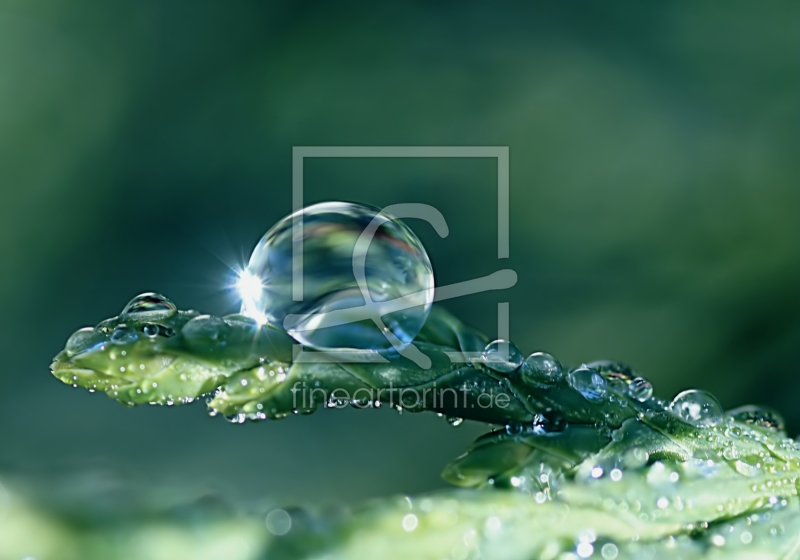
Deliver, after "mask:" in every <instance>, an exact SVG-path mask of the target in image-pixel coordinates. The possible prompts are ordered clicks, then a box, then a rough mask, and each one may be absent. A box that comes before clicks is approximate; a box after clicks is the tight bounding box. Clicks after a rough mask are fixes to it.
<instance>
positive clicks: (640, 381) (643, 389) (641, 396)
mask: <svg viewBox="0 0 800 560" xmlns="http://www.w3.org/2000/svg"><path fill="white" fill-rule="evenodd" d="M628 394H629V395H630V396H631V397H633V398H634V399H636V400H637V401H639V402H644V401H646V400H647V399H649V398H650V397H652V396H653V385H651V384H650V382H649V381H648V380H647V379H645V378H644V377H635V378H634V379H632V380H631V382H630V385H628Z"/></svg>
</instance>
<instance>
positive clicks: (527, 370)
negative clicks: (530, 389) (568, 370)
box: [519, 352, 561, 384]
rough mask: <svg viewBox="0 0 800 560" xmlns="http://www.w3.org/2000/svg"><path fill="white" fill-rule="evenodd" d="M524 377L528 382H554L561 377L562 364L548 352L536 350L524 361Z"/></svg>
mask: <svg viewBox="0 0 800 560" xmlns="http://www.w3.org/2000/svg"><path fill="white" fill-rule="evenodd" d="M519 371H520V374H521V375H522V379H524V380H525V381H527V382H528V383H533V384H537V383H553V382H555V381H557V380H558V379H559V378H561V364H560V363H559V362H558V360H556V359H555V358H554V357H553V356H551V355H550V354H548V353H547V352H534V353H533V354H531V355H530V356H528V357H527V358H525V361H524V362H522V367H521V368H520V370H519Z"/></svg>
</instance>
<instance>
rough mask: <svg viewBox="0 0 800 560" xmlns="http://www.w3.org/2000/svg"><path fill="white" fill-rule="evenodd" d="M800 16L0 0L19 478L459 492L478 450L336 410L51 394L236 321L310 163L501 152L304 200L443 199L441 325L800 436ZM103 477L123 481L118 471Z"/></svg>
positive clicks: (462, 5) (0, 143)
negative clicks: (298, 170) (608, 365)
mask: <svg viewBox="0 0 800 560" xmlns="http://www.w3.org/2000/svg"><path fill="white" fill-rule="evenodd" d="M797 16H798V6H797V4H796V3H795V2H768V3H761V2H758V3H756V2H725V3H714V2H658V3H655V2H647V3H642V2H630V3H628V2H619V3H616V2H615V3H598V2H592V3H537V4H536V5H526V6H524V7H520V6H516V7H511V6H500V5H496V4H492V3H484V2H470V1H468V2H459V3H439V4H438V5H436V6H434V5H431V3H424V2H416V3H415V2H411V3H406V4H405V5H403V6H390V5H383V4H380V3H366V2H364V3H347V4H339V3H336V4H333V3H329V4H326V3H321V2H319V3H302V4H301V3H293V2H288V1H284V2H278V1H274V2H256V1H242V2H235V3H233V2H211V1H203V0H201V1H197V0H195V1H191V2H190V1H175V0H170V1H166V2H165V1H163V0H139V1H136V2H121V3H120V2H103V1H100V0H72V1H70V2H56V1H41V0H26V1H24V2H23V1H15V0H6V1H3V2H2V4H0V189H2V190H1V191H0V257H1V258H0V267H2V275H0V310H2V313H0V325H2V327H1V328H2V336H0V357H1V359H0V366H1V367H0V378H1V379H2V392H0V441H2V448H1V450H0V465H1V466H2V468H3V469H5V470H6V471H9V472H14V473H23V474H25V475H30V476H43V477H51V476H60V475H62V474H63V473H66V472H77V473H85V472H90V473H102V472H111V473H115V474H114V476H116V477H118V478H121V479H122V480H134V479H135V480H139V481H146V482H147V483H148V484H150V483H153V484H161V485H167V486H171V485H191V486H195V487H200V488H203V489H206V490H208V491H212V492H217V493H220V494H223V495H225V496H233V497H236V496H244V497H253V496H262V497H268V498H269V499H271V500H275V501H278V502H282V503H303V504H307V503H336V502H342V501H345V502H350V501H354V500H359V499H363V498H367V497H372V496H381V495H387V494H391V493H399V492H420V491H424V490H429V489H433V488H436V487H439V486H441V485H443V483H442V482H441V481H440V480H439V471H440V469H441V468H442V466H443V465H444V464H445V463H446V462H447V461H448V460H449V459H451V458H453V457H454V456H456V455H457V454H459V453H460V452H461V451H462V450H463V449H464V448H465V446H466V444H467V443H468V442H469V441H470V440H472V439H473V438H474V437H475V436H477V435H478V434H479V433H481V432H482V431H483V430H484V428H482V427H481V426H477V425H471V424H469V423H466V424H464V425H462V426H460V427H458V428H452V427H450V426H448V425H447V424H446V423H445V422H444V420H442V419H441V418H437V417H435V416H434V415H424V414H423V415H410V414H404V415H402V416H399V415H397V413H395V412H391V411H387V410H381V411H374V412H371V411H361V412H356V411H349V410H348V411H323V412H318V413H317V414H314V415H311V416H308V417H302V418H290V419H287V420H285V421H279V422H266V423H261V424H247V425H243V426H238V425H229V424H227V423H226V422H224V421H223V420H221V419H218V418H217V419H212V418H208V417H207V416H206V415H205V411H204V408H203V406H202V405H195V406H189V407H182V408H169V409H167V408H163V409H162V408H155V407H143V408H139V409H133V410H131V409H126V408H124V407H122V406H120V405H119V404H117V403H115V402H113V401H111V400H110V399H107V398H105V397H104V396H101V395H90V394H88V393H87V392H85V391H83V390H72V389H70V388H68V387H66V386H64V385H62V384H61V383H60V382H58V381H57V380H56V379H55V378H53V377H51V376H50V374H49V372H48V366H49V363H50V360H51V357H52V356H53V355H55V354H56V352H58V351H59V350H60V349H61V347H62V346H63V344H64V342H65V340H66V338H67V337H68V336H69V334H70V333H72V332H73V331H74V330H75V329H77V328H78V327H81V326H84V325H87V324H96V323H98V322H99V321H100V320H102V319H104V318H106V317H109V316H112V315H115V314H117V313H118V312H119V310H120V309H121V308H122V306H123V305H124V304H125V303H126V302H127V301H128V300H129V299H130V298H131V297H133V296H134V295H136V294H138V293H140V292H143V291H150V290H154V291H159V292H163V293H164V294H166V295H167V296H169V297H170V298H172V299H173V300H174V301H175V302H177V303H178V305H179V306H181V307H183V308H196V309H200V310H203V311H206V312H210V313H216V314H220V313H226V312H231V311H233V310H235V309H236V302H235V300H234V298H233V297H232V294H231V293H230V292H229V291H227V290H226V289H225V288H226V285H227V284H228V283H229V281H230V268H231V267H233V266H236V265H241V264H242V263H243V262H244V260H245V259H246V258H247V257H248V255H249V252H250V250H251V249H252V248H253V246H254V245H255V243H256V242H257V240H258V239H259V237H260V236H261V235H262V234H263V233H264V232H265V231H266V230H267V229H268V228H269V227H270V226H271V225H272V224H273V223H275V222H276V221H277V220H278V219H280V218H281V217H283V216H284V215H286V214H288V213H289V212H290V210H291V154H292V146H297V145H501V146H509V147H510V154H511V159H510V162H511V258H510V259H509V260H508V261H498V259H497V255H496V243H497V240H496V231H497V217H496V187H495V185H496V168H495V163H494V162H493V161H492V160H488V159H476V160H462V159H458V160H455V159H453V160H446V159H442V160H358V159H349V160H312V161H308V162H307V164H306V169H305V185H306V200H307V202H309V203H312V202H317V201H322V200H355V201H362V202H366V203H370V204H374V205H378V206H383V205H387V204H392V203H398V202H424V203H427V204H432V205H434V206H436V207H437V208H438V209H440V210H441V211H442V212H443V213H444V215H445V217H446V219H447V220H448V223H449V225H450V229H451V234H450V236H449V237H448V238H447V239H439V238H437V237H436V235H435V234H434V233H433V232H432V231H431V229H430V227H429V226H428V225H426V224H424V223H411V225H412V227H413V228H414V229H415V230H416V231H417V232H418V234H419V235H420V237H421V238H422V239H423V241H424V243H425V244H426V246H427V247H428V249H429V252H430V255H431V258H432V261H433V263H434V267H435V271H436V275H437V281H438V282H439V283H443V284H444V283H452V282H457V281H460V280H466V279H469V278H474V277H477V276H481V275H484V274H488V273H490V272H492V271H494V270H497V269H499V268H503V267H509V266H510V267H512V268H514V269H515V270H517V272H518V274H519V283H518V284H517V286H516V287H514V288H513V289H512V290H509V291H508V292H504V293H489V294H481V295H476V296H471V297H468V298H463V299H461V300H457V301H452V302H449V303H448V307H449V308H450V309H451V310H453V311H454V312H456V313H457V314H458V315H459V316H461V317H462V318H463V319H464V320H466V321H467V322H469V323H471V324H473V325H474V326H476V327H478V328H480V329H481V330H484V331H485V332H487V333H494V332H495V331H496V328H497V326H496V304H497V302H498V301H509V302H510V308H511V323H512V324H511V333H512V338H513V340H514V341H515V342H516V343H517V344H518V346H520V348H522V349H523V351H525V352H530V351H533V350H547V351H550V352H552V353H554V354H555V355H556V356H558V357H559V358H561V360H562V361H563V362H565V363H573V364H575V363H580V362H581V361H588V360H593V359H602V358H616V359H620V360H624V361H627V362H629V363H631V364H633V365H634V366H635V367H637V368H638V369H639V370H640V371H641V372H642V373H643V374H644V375H645V376H647V377H648V378H649V379H650V380H651V381H652V382H653V384H654V385H655V388H656V392H657V393H658V394H659V395H660V396H662V397H672V396H673V395H674V394H675V393H677V392H678V391H680V390H682V389H685V388H689V387H703V388H706V389H708V390H710V391H712V392H714V393H715V394H716V395H717V396H718V398H719V399H720V400H721V401H722V403H723V405H725V406H726V407H733V406H735V405H739V404H744V403H749V402H756V403H763V404H768V405H771V406H774V407H776V408H778V409H780V410H781V411H782V412H783V413H784V415H785V416H786V418H787V421H788V425H789V429H790V432H792V433H793V434H797V432H798V431H800V406H798V403H799V402H800V371H798V364H800V345H799V344H798V343H799V342H800V320H799V319H800V314H798V311H799V309H798V304H800V301H799V300H800V297H799V296H800V294H798V287H799V286H800V284H798V281H800V204H799V203H800V200H798V199H800V189H798V185H799V184H800V183H799V181H798V180H799V179H800V169H798V161H799V158H798V154H799V153H800V152H798V148H799V147H800V146H798V144H799V139H800V135H798V132H800V127H799V126H798V125H799V124H800V123H799V122H798V99H800V75H799V74H798V52H800V51H799V50H798V47H800V44H799V43H800V33H798V23H797V22H798V17H797ZM88 480H89V484H100V481H101V480H106V479H103V478H102V477H100V475H97V477H95V476H94V475H92V476H90V477H89V479H88Z"/></svg>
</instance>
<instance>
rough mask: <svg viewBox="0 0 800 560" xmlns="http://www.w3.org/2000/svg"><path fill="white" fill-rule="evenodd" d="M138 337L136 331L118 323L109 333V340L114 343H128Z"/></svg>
mask: <svg viewBox="0 0 800 560" xmlns="http://www.w3.org/2000/svg"><path fill="white" fill-rule="evenodd" d="M137 338H139V337H138V336H137V334H136V331H135V330H133V329H132V328H130V327H129V326H127V325H119V326H117V328H115V329H114V332H113V333H111V342H113V343H114V344H129V343H131V342H135V341H136V339H137Z"/></svg>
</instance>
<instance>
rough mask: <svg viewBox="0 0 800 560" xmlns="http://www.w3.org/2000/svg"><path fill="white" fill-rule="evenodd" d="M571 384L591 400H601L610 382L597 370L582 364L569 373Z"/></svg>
mask: <svg viewBox="0 0 800 560" xmlns="http://www.w3.org/2000/svg"><path fill="white" fill-rule="evenodd" d="M569 384H570V385H571V386H572V388H573V389H575V390H576V391H578V392H579V393H580V394H581V395H583V398H585V399H586V400H589V401H600V400H603V397H605V394H606V392H607V391H608V382H606V379H605V377H603V376H602V375H600V374H599V373H598V372H597V371H596V370H593V369H591V368H588V367H586V366H581V367H579V368H577V369H574V370H572V371H571V372H570V374H569Z"/></svg>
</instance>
